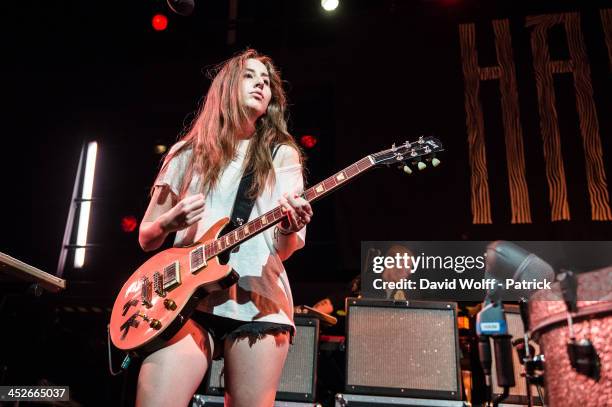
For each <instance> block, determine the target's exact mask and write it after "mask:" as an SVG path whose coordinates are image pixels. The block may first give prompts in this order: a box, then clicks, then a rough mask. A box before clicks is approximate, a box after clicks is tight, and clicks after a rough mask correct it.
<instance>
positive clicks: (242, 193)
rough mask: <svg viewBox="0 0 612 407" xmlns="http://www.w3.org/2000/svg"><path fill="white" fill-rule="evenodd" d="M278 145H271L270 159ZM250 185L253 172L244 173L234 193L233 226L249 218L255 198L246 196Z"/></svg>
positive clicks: (276, 150)
mask: <svg viewBox="0 0 612 407" xmlns="http://www.w3.org/2000/svg"><path fill="white" fill-rule="evenodd" d="M280 146H281V144H276V145H274V146H272V151H271V152H272V160H274V157H275V156H276V153H277V152H278V149H279V148H280ZM251 185H253V172H249V173H247V174H244V175H243V176H242V179H241V180H240V184H239V185H238V192H237V193H236V200H235V201H234V208H233V209H232V215H231V216H230V219H231V223H232V225H233V227H234V228H236V227H238V226H240V225H242V224H243V223H245V222H246V221H247V220H249V216H251V211H252V210H253V206H255V199H250V198H249V197H247V191H248V190H249V189H250V188H251Z"/></svg>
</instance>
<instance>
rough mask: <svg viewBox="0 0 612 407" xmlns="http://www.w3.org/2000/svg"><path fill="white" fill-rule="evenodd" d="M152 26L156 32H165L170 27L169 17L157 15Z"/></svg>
mask: <svg viewBox="0 0 612 407" xmlns="http://www.w3.org/2000/svg"><path fill="white" fill-rule="evenodd" d="M151 25H152V26H153V29H154V30H155V31H164V30H165V29H166V28H167V27H168V17H166V16H165V15H163V14H155V15H154V16H153V19H152V20H151Z"/></svg>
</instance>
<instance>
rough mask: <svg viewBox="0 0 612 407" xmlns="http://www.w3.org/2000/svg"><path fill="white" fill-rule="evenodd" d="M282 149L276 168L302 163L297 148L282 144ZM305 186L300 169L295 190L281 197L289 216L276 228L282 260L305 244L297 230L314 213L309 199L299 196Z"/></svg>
mask: <svg viewBox="0 0 612 407" xmlns="http://www.w3.org/2000/svg"><path fill="white" fill-rule="evenodd" d="M281 149H282V150H281V151H279V154H278V155H277V157H276V158H275V160H274V166H275V167H276V168H283V167H290V166H294V165H300V164H301V163H300V157H299V154H298V152H297V151H296V150H295V149H293V148H291V147H288V146H282V147H281ZM281 152H282V154H281ZM277 175H278V174H277ZM277 182H278V180H277ZM303 187H304V185H303V181H302V174H301V171H300V175H299V178H298V179H297V180H296V185H295V186H294V191H292V192H291V193H285V194H283V197H282V198H280V199H279V203H280V204H281V206H282V208H283V210H284V212H286V213H287V218H286V219H284V220H283V221H282V222H280V223H279V224H277V225H276V227H275V229H274V247H275V248H276V252H277V253H278V255H279V257H280V258H281V260H282V261H284V260H286V259H288V258H289V257H290V256H291V255H292V254H293V252H295V251H296V250H298V249H301V248H302V247H303V246H304V240H303V233H302V236H300V235H299V234H298V233H297V232H299V231H300V230H302V229H303V228H304V227H305V226H306V225H307V224H308V223H309V222H310V219H311V217H312V214H313V213H312V208H311V206H310V204H309V203H308V201H306V200H305V199H304V198H302V197H301V196H299V194H300V193H301V192H302V189H303Z"/></svg>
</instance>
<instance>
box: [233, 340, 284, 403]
mask: <svg viewBox="0 0 612 407" xmlns="http://www.w3.org/2000/svg"><path fill="white" fill-rule="evenodd" d="M288 351H289V334H288V333H280V334H276V335H266V336H265V337H263V338H262V339H258V340H257V341H256V342H255V343H253V344H252V345H250V344H249V339H248V338H240V339H237V340H231V339H226V340H225V343H224V358H225V373H224V374H225V406H226V407H271V406H272V405H273V404H274V397H275V395H276V389H277V388H278V383H279V381H280V377H281V374H282V371H283V366H284V365H285V359H286V358H287V352H288Z"/></svg>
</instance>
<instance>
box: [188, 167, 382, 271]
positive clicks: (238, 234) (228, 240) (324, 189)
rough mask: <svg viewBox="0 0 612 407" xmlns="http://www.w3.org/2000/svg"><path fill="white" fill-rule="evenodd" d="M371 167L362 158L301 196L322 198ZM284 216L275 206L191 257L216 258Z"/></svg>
mask: <svg viewBox="0 0 612 407" xmlns="http://www.w3.org/2000/svg"><path fill="white" fill-rule="evenodd" d="M373 166H374V163H373V161H372V159H371V158H370V156H367V157H364V158H362V159H361V160H359V161H357V162H356V163H354V164H352V165H350V166H348V167H346V168H345V169H343V170H342V171H339V172H337V173H335V174H334V175H332V176H331V177H329V178H326V179H325V180H323V181H321V182H319V183H318V184H316V185H314V186H312V187H310V188H308V189H307V190H306V191H304V193H303V194H302V196H303V197H304V199H306V200H307V201H308V202H313V201H315V200H317V199H319V198H321V197H323V196H324V195H327V194H328V193H330V192H332V191H334V190H336V189H338V188H340V187H341V186H342V185H344V184H346V183H347V182H348V181H350V180H352V179H354V178H355V177H357V176H358V175H360V174H361V173H363V172H365V171H367V170H369V169H370V168H372V167H373ZM285 216H287V215H286V214H285V213H283V212H282V210H281V207H280V206H277V207H276V208H274V209H272V210H271V211H268V212H266V213H264V214H263V215H261V216H259V217H257V218H255V219H253V220H252V221H250V222H247V223H245V224H244V225H241V226H239V227H237V228H236V229H234V230H233V231H231V232H229V233H227V234H225V235H223V236H221V237H219V238H218V239H216V240H213V241H212V242H210V243H207V244H205V245H202V246H200V247H198V248H196V249H195V250H194V251H193V252H192V253H193V254H192V256H193V255H195V256H197V257H199V255H200V254H201V253H202V252H203V254H204V257H205V258H206V259H210V258H212V257H215V256H218V255H219V254H221V253H223V252H224V251H226V250H229V249H231V248H233V247H235V246H237V245H239V244H241V243H242V242H244V241H245V240H247V239H250V238H251V237H253V236H254V235H256V234H258V233H261V232H263V231H264V230H266V229H268V228H270V227H272V226H274V225H275V224H277V223H278V222H280V221H281V220H282V219H283V218H284V217H285ZM196 266H197V265H196Z"/></svg>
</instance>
